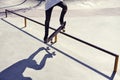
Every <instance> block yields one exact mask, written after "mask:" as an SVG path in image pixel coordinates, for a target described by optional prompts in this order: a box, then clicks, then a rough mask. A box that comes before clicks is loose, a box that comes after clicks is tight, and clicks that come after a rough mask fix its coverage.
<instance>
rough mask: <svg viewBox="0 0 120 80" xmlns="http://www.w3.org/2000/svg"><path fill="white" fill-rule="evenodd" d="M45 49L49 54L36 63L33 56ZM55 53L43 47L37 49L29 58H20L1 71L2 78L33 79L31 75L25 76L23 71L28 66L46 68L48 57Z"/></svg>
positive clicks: (0, 77) (0, 79) (10, 79)
mask: <svg viewBox="0 0 120 80" xmlns="http://www.w3.org/2000/svg"><path fill="white" fill-rule="evenodd" d="M43 50H45V51H46V53H47V54H45V55H44V57H43V59H42V60H41V61H40V63H39V64H37V63H36V61H35V60H33V58H34V57H35V56H36V55H37V54H38V53H39V52H40V51H43ZM52 57H53V55H52V54H51V53H49V51H48V50H47V49H46V48H44V47H41V48H39V49H38V50H37V51H35V52H34V53H33V54H32V55H30V56H29V57H28V58H27V59H23V60H20V61H18V62H16V63H14V64H13V65H11V66H9V67H8V68H6V69H5V70H3V71H2V72H0V80H32V78H30V77H24V76H23V72H24V71H25V69H26V68H32V69H35V70H41V69H42V68H44V66H45V64H46V60H47V59H48V58H52Z"/></svg>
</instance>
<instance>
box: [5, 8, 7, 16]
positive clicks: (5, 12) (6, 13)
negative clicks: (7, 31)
mask: <svg viewBox="0 0 120 80" xmlns="http://www.w3.org/2000/svg"><path fill="white" fill-rule="evenodd" d="M5 17H6V18H7V10H5Z"/></svg>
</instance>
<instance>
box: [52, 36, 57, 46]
mask: <svg viewBox="0 0 120 80" xmlns="http://www.w3.org/2000/svg"><path fill="white" fill-rule="evenodd" d="M56 42H57V35H56V36H55V37H54V41H53V39H52V40H51V43H52V44H53V43H56Z"/></svg>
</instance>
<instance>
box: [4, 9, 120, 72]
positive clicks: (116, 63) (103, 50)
mask: <svg viewBox="0 0 120 80" xmlns="http://www.w3.org/2000/svg"><path fill="white" fill-rule="evenodd" d="M8 12H10V13H13V14H15V15H18V16H20V17H23V18H24V25H25V27H27V19H28V20H30V21H32V22H35V23H37V24H40V25H42V26H45V25H44V24H43V23H40V22H38V21H35V20H33V19H30V18H28V17H25V16H23V15H20V14H18V13H15V12H13V11H10V10H5V15H6V17H7V13H8ZM49 28H50V29H52V30H56V29H54V28H52V27H49ZM60 33H61V34H63V35H65V36H67V37H69V38H72V39H74V40H76V41H78V42H82V43H84V44H86V45H88V46H90V47H93V48H95V49H98V50H100V51H102V52H105V53H107V54H109V55H111V56H114V57H115V62H114V69H113V72H115V73H116V72H117V69H118V61H119V55H117V54H115V53H113V52H110V51H108V50H105V49H103V48H101V47H98V46H96V45H93V44H91V43H89V42H86V41H84V40H81V39H79V38H76V37H74V36H72V35H70V34H67V33H64V32H60Z"/></svg>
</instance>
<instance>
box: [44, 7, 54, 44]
mask: <svg viewBox="0 0 120 80" xmlns="http://www.w3.org/2000/svg"><path fill="white" fill-rule="evenodd" d="M52 9H53V7H52V8H50V9H48V10H46V11H45V15H46V20H45V36H44V42H46V40H47V38H48V35H49V23H50V18H51V13H52Z"/></svg>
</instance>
